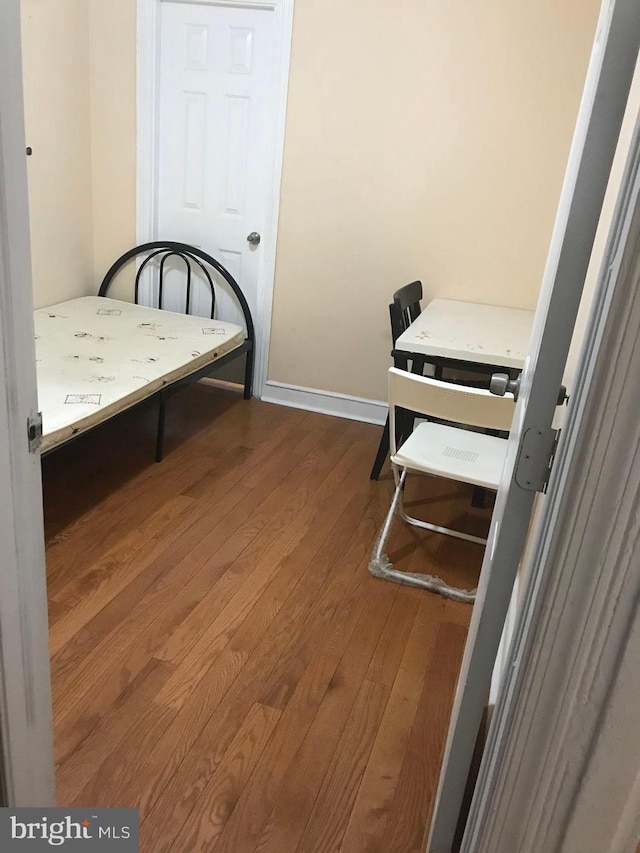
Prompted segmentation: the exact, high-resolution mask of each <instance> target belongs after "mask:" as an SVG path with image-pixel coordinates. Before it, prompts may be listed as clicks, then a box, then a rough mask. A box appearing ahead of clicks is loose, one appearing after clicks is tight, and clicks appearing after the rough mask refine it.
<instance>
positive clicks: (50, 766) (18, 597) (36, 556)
mask: <svg viewBox="0 0 640 853" xmlns="http://www.w3.org/2000/svg"><path fill="white" fill-rule="evenodd" d="M35 367H36V363H35V346H34V331H33V297H32V288H31V251H30V240H29V207H28V194H27V167H26V157H25V137H24V110H23V101H22V58H21V48H20V2H19V0H6V2H3V3H0V555H1V557H0V640H1V641H0V803H1V804H2V805H8V806H52V805H54V804H55V789H54V761H53V726H52V717H51V676H50V668H49V636H48V619H47V590H46V571H45V557H44V522H43V514H42V483H41V474H40V453H39V451H37V450H36V451H35V452H33V453H31V452H29V447H28V441H27V419H28V418H29V417H32V416H34V415H35V414H36V412H37V398H36V370H35Z"/></svg>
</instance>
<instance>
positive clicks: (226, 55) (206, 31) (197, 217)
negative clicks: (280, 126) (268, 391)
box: [156, 2, 276, 327]
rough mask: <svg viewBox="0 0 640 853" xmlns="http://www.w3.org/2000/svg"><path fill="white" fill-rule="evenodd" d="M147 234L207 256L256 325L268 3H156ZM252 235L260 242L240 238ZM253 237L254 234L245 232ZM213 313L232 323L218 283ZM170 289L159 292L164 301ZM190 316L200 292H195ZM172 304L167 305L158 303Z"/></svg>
mask: <svg viewBox="0 0 640 853" xmlns="http://www.w3.org/2000/svg"><path fill="white" fill-rule="evenodd" d="M160 7H161V11H160V59H159V107H158V109H159V120H158V175H157V181H158V183H157V193H156V199H157V211H156V237H157V238H158V239H167V240H177V241H180V242H185V243H190V244H192V245H194V246H197V247H199V248H201V249H203V250H204V251H205V252H208V253H209V254H211V255H213V256H214V257H215V258H216V259H217V260H219V261H220V262H221V263H222V264H224V266H226V267H227V269H228V270H229V272H230V273H231V274H232V275H233V276H234V278H235V279H236V280H237V281H238V283H239V284H240V287H241V288H242V290H243V292H244V294H245V296H246V298H247V301H248V303H249V307H250V308H251V313H252V315H253V318H254V322H256V325H257V326H258V327H259V317H258V311H259V305H260V299H259V292H258V288H259V281H260V273H261V265H262V263H263V257H264V252H265V243H266V242H268V241H271V240H273V239H274V238H275V235H273V234H269V233H266V230H267V227H268V222H267V213H268V210H269V204H270V200H269V192H270V191H271V182H270V177H271V174H272V169H273V162H274V146H275V142H274V139H275V125H276V122H275V121H274V111H275V106H274V105H275V101H276V98H275V85H276V74H275V68H274V63H275V53H274V51H275V39H274V17H275V15H274V9H273V8H267V7H257V8H256V7H253V8H252V7H249V6H245V7H243V6H241V5H240V4H238V5H227V4H220V5H219V4H216V3H215V2H212V3H202V2H200V3H183V2H162V3H161V4H160ZM252 233H255V234H258V235H260V242H259V243H257V242H253V243H252V242H250V241H248V240H247V237H248V235H249V234H252ZM254 239H256V238H254ZM219 290H220V292H219V293H218V294H217V296H218V309H217V310H216V316H217V317H219V318H220V319H223V320H229V321H232V322H239V323H240V322H241V316H242V314H241V312H240V310H239V309H238V308H237V307H236V305H235V303H234V301H233V299H232V297H231V295H230V293H229V291H227V290H225V288H224V287H221V288H220V289H219ZM170 294H171V291H170V288H169V290H168V292H167V295H168V300H170V299H171V295H170ZM195 297H196V299H195V305H196V310H197V313H201V314H203V315H206V314H207V313H208V310H209V301H208V291H207V290H206V289H205V287H204V286H201V287H200V288H199V289H196V291H195ZM166 307H168V308H171V307H172V305H171V304H170V302H169V301H168V303H167V306H166Z"/></svg>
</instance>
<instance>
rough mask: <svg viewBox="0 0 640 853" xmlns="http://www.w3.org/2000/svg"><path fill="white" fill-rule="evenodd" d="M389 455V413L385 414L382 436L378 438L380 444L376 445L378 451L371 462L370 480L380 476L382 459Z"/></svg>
mask: <svg viewBox="0 0 640 853" xmlns="http://www.w3.org/2000/svg"><path fill="white" fill-rule="evenodd" d="M388 455H389V415H387V420H386V422H385V425H384V429H383V430H382V437H381V439H380V444H379V445H378V452H377V453H376V458H375V461H374V463H373V467H372V469H371V473H370V474H369V479H370V480H377V479H378V477H379V476H380V471H382V466H383V465H384V460H385V459H386V458H387V456H388Z"/></svg>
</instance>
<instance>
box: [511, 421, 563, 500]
mask: <svg viewBox="0 0 640 853" xmlns="http://www.w3.org/2000/svg"><path fill="white" fill-rule="evenodd" d="M559 434H560V430H555V429H553V428H552V427H531V429H528V430H527V431H526V432H525V434H524V435H523V437H522V441H521V442H520V450H519V453H518V459H517V462H516V472H515V479H516V483H517V484H518V485H519V486H520V487H521V488H522V489H527V491H530V492H544V491H545V489H546V487H547V483H548V482H549V475H550V473H551V465H552V462H553V456H554V453H555V449H556V444H557V441H558V436H559Z"/></svg>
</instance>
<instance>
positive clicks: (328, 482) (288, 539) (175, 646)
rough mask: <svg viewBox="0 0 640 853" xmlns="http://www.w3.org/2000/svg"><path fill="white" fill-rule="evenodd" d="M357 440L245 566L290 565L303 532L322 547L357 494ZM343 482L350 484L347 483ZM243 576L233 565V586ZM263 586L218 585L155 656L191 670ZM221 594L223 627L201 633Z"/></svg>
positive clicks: (256, 546)
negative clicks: (316, 521)
mask: <svg viewBox="0 0 640 853" xmlns="http://www.w3.org/2000/svg"><path fill="white" fill-rule="evenodd" d="M353 440H357V436H355V438H354V439H348V440H346V441H345V442H344V443H343V444H342V445H341V447H340V448H338V447H336V448H335V450H336V454H335V458H336V459H337V462H336V465H335V467H334V469H333V471H332V472H331V474H330V475H329V476H328V477H327V478H326V479H325V481H324V482H323V484H322V486H321V489H320V490H319V491H318V493H317V494H316V496H315V498H314V500H313V501H311V500H308V499H306V500H305V499H304V496H303V495H300V494H297V495H295V496H294V497H293V498H292V501H293V504H294V506H295V505H297V506H298V510H299V512H298V514H297V517H296V521H295V524H294V523H291V522H290V523H289V525H288V529H286V531H284V532H283V531H282V530H281V527H276V526H275V525H274V526H273V529H272V530H270V532H269V538H268V541H267V539H266V538H262V539H261V540H260V541H259V542H255V543H254V546H253V547H252V548H248V549H247V550H246V551H245V552H244V553H243V555H242V560H243V562H247V563H252V564H253V566H254V568H255V564H256V563H257V562H261V563H265V564H267V565H268V566H270V568H271V569H272V573H275V572H276V571H277V569H278V568H279V566H280V563H282V562H285V561H290V557H291V553H292V551H297V549H296V548H295V547H293V546H295V545H297V543H298V542H299V541H300V538H301V537H300V536H298V534H299V533H300V532H302V533H304V534H305V539H306V540H307V541H308V542H309V547H311V548H312V549H313V548H314V547H315V546H314V542H316V541H317V547H319V546H320V545H321V543H322V541H323V539H324V538H325V533H324V531H323V525H324V524H329V525H330V526H331V525H333V523H334V517H337V516H336V513H337V514H339V513H340V512H341V508H342V509H343V508H344V507H345V506H346V503H347V502H348V501H345V500H344V496H345V495H347V496H348V497H349V498H350V496H351V495H352V494H353V493H354V492H355V490H356V486H357V481H354V480H353V478H352V477H351V475H352V474H353V472H354V470H357V465H358V462H359V455H358V454H357V452H356V453H355V454H354V453H353V445H352V441H353ZM340 449H341V450H342V453H343V455H342V456H339V450H340ZM348 454H350V455H352V456H353V457H354V458H353V459H352V460H349V459H348V458H346V457H347V455H348ZM349 478H351V480H352V481H353V482H351V483H349V482H348V480H349ZM345 481H347V482H346V483H345ZM337 490H340V493H341V498H342V499H341V500H340V501H336V499H335V494H334V493H335V492H336V491H337ZM319 513H323V514H324V515H323V525H320V524H314V518H316V516H317V515H318V514H319ZM309 531H310V532H311V534H312V535H311V536H308V535H306V534H308V533H309ZM315 531H317V535H313V534H314V533H315ZM318 540H319V541H318ZM274 547H275V551H276V553H275V554H274V553H273V552H269V549H273V548H274ZM278 552H280V557H281V559H280V562H277V559H278ZM299 557H300V559H298V560H297V563H296V566H297V567H298V568H300V566H301V565H304V560H305V555H304V554H303V555H299ZM242 574H245V573H244V572H239V571H238V568H237V564H236V565H235V566H234V575H233V578H232V579H231V580H232V582H233V581H237V579H238V578H239V577H240V576H241V575H242ZM269 579H270V575H266V576H265V577H264V579H263V584H264V585H266V583H268V581H269ZM264 585H263V586H258V584H257V582H256V580H255V578H254V577H253V574H252V575H251V577H250V578H249V579H248V580H247V581H245V582H244V583H242V584H241V585H240V587H238V584H237V583H233V586H232V587H231V589H230V591H229V593H228V594H225V593H223V591H222V590H221V589H220V588H219V586H220V585H217V586H216V588H215V589H212V590H211V592H210V593H208V595H207V596H205V598H204V599H203V600H202V602H201V603H200V604H199V605H198V606H197V607H196V608H194V610H193V611H192V613H191V614H190V616H189V618H188V619H186V620H185V622H183V624H182V625H181V626H180V628H179V629H178V630H177V631H175V632H174V633H173V634H172V635H171V637H169V639H168V640H167V642H166V644H165V645H164V647H163V648H162V649H161V650H160V651H159V652H158V653H157V657H160V658H161V659H163V660H167V661H171V662H172V663H174V664H179V663H182V662H183V661H184V660H185V658H188V660H187V661H186V663H185V664H184V665H183V666H181V670H186V671H191V672H192V671H193V667H194V665H196V662H197V660H198V659H199V658H202V657H203V656H204V654H205V652H206V650H207V648H208V645H209V642H210V640H213V641H214V642H215V639H216V638H217V637H218V636H219V634H220V631H221V629H222V630H224V626H225V624H226V623H228V621H229V619H232V620H233V619H234V618H236V617H237V614H239V613H242V612H244V611H246V610H247V608H248V609H251V607H252V606H253V604H255V601H256V600H257V598H259V597H260V595H261V594H262V592H263V590H264ZM221 595H222V596H224V600H226V601H228V604H226V606H225V609H224V610H223V611H221V612H220V614H219V617H218V618H219V619H220V620H221V623H222V625H221V626H219V625H217V624H216V622H215V621H214V622H211V623H210V624H209V627H206V628H205V630H204V631H203V626H206V625H207V621H209V620H210V617H211V612H212V604H213V599H214V598H215V599H216V600H217V601H218V602H220V600H221ZM229 595H232V597H229ZM247 595H249V600H248V601H247V600H246V596H247ZM243 596H244V600H243ZM226 610H228V611H230V613H229V614H227V613H226V612H225V611H226ZM205 614H206V615H207V619H203V616H204V615H205ZM242 618H244V617H242Z"/></svg>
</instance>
